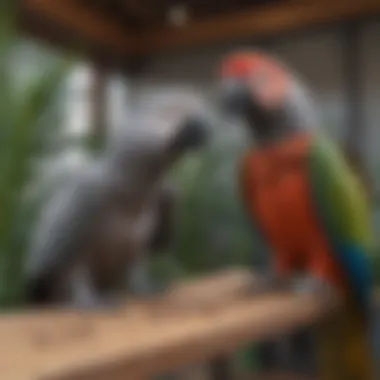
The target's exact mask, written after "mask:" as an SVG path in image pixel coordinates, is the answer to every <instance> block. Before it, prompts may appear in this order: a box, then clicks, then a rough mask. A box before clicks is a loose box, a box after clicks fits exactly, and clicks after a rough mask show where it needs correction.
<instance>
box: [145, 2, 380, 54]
mask: <svg viewBox="0 0 380 380" xmlns="http://www.w3.org/2000/svg"><path fill="white" fill-rule="evenodd" d="M377 12H380V1H379V0H350V1H347V0H334V1H327V0H290V1H284V2H280V3H277V4H276V3H275V4H271V5H268V6H261V7H257V6H256V7H252V8H251V9H248V10H245V11H243V12H239V13H235V14H229V15H222V16H218V17H214V18H210V19H206V20H202V21H197V20H194V21H193V22H189V23H188V24H187V25H185V26H183V27H174V26H167V27H165V28H156V29H152V30H149V31H146V32H144V33H142V34H140V37H139V41H140V43H139V44H138V49H139V53H140V54H145V53H152V52H157V51H160V50H164V49H173V48H178V47H188V46H195V45H199V44H205V43H215V42H218V41H219V42H220V41H227V40H232V39H238V38H242V37H248V36H255V37H267V36H273V35H277V34H280V33H282V32H286V31H291V30H295V29H299V28H304V27H309V26H313V25H318V24H323V23H330V22H336V21H341V20H345V19H350V18H356V17H360V16H365V15H368V14H374V13H377Z"/></svg>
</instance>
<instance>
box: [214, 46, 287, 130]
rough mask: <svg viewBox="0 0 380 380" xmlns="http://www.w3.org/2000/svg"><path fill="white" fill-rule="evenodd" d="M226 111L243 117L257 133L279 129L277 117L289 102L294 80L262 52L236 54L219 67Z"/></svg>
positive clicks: (223, 103) (278, 64)
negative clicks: (275, 116) (275, 121)
mask: <svg viewBox="0 0 380 380" xmlns="http://www.w3.org/2000/svg"><path fill="white" fill-rule="evenodd" d="M219 76H220V85H221V94H220V95H221V101H222V107H223V109H224V110H225V111H228V112H230V113H231V112H232V113H234V114H240V115H242V116H244V117H245V118H246V119H248V121H250V124H254V125H253V127H254V128H255V130H256V131H257V130H260V129H262V130H263V131H264V130H268V129H269V128H271V129H273V128H276V125H275V124H274V123H273V120H274V115H278V113H279V110H281V109H283V108H284V106H285V104H286V103H287V98H288V95H289V93H290V90H291V88H292V85H293V79H292V77H291V75H290V74H289V73H288V72H287V70H286V69H285V68H284V67H283V66H282V65H281V64H280V63H279V62H277V61H276V60H275V59H274V58H271V57H269V56H267V55H265V54H262V53H259V52H237V53H234V54H231V55H229V56H227V57H226V58H225V59H224V60H223V61H222V62H221V67H220V73H219Z"/></svg>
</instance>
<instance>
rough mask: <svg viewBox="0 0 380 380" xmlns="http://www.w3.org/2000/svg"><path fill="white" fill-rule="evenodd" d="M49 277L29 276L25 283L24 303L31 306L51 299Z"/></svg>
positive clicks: (43, 303)
mask: <svg viewBox="0 0 380 380" xmlns="http://www.w3.org/2000/svg"><path fill="white" fill-rule="evenodd" d="M51 283H52V282H51V279H50V278H49V277H40V278H30V279H28V280H27V283H26V295H25V298H26V303H27V304H28V305H31V306H43V305H47V304H49V303H51V302H52V301H53V294H52V290H51V289H52V288H51Z"/></svg>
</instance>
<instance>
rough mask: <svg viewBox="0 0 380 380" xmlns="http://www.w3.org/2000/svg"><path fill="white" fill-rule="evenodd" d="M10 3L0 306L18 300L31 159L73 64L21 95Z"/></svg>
mask: <svg viewBox="0 0 380 380" xmlns="http://www.w3.org/2000/svg"><path fill="white" fill-rule="evenodd" d="M13 3H14V2H11V1H4V2H2V3H1V6H0V8H1V9H0V84H1V86H0V127H1V128H0V305H1V306H3V307H4V306H10V305H15V304H18V303H20V302H22V294H23V275H22V262H23V255H24V253H25V251H26V248H27V241H28V235H29V231H30V224H31V222H32V220H33V217H34V215H35V212H36V209H37V208H38V204H39V203H38V201H37V200H34V201H31V200H30V199H29V198H28V197H26V196H25V195H26V191H27V187H28V184H29V183H30V181H31V179H32V178H33V169H34V165H33V163H34V159H35V158H36V157H39V156H42V155H43V154H44V152H45V150H46V148H48V146H49V138H50V137H51V136H52V133H54V131H55V130H56V129H57V128H58V125H55V124H54V123H51V122H49V118H48V114H49V109H50V107H51V106H52V104H53V102H54V100H55V95H57V92H58V90H59V88H60V83H61V81H62V79H63V78H64V77H65V75H66V73H67V70H68V68H69V67H70V61H71V60H66V59H65V60H62V62H60V63H57V64H54V65H53V67H50V68H46V70H45V71H44V72H43V74H41V75H39V76H36V77H34V78H31V79H30V80H29V81H28V82H27V83H25V85H24V86H23V89H22V91H20V90H19V89H18V88H17V86H16V79H17V76H16V75H15V73H14V66H13V62H12V56H13V52H14V48H15V46H16V45H17V42H18V40H19V36H18V33H17V30H16V28H15V23H14V20H15V17H14V15H15V11H16V10H15V8H14V6H13Z"/></svg>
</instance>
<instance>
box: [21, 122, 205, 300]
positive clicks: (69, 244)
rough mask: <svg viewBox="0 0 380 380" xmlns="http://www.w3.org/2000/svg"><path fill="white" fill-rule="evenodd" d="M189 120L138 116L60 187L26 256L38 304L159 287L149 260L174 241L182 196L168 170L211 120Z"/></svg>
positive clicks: (29, 281) (30, 293)
mask: <svg viewBox="0 0 380 380" xmlns="http://www.w3.org/2000/svg"><path fill="white" fill-rule="evenodd" d="M186 120H187V121H185V122H183V121H182V122H179V120H177V121H176V122H174V121H173V120H166V121H165V120H159V119H156V123H155V124H154V123H153V121H154V120H153V119H152V120H150V121H149V123H151V124H150V128H148V127H147V126H146V125H145V126H144V123H140V121H139V122H137V121H136V122H135V123H133V127H131V128H128V129H125V130H124V131H122V132H121V131H119V133H117V134H116V135H115V136H114V138H113V139H111V140H110V143H109V145H108V147H107V149H106V151H105V152H104V155H102V156H101V157H100V158H99V160H97V161H94V162H89V163H88V165H87V166H86V167H84V168H83V170H80V171H78V172H77V173H76V174H75V175H74V176H73V177H72V178H71V180H70V181H69V182H68V183H66V185H65V186H63V187H62V188H60V189H59V190H58V191H57V192H56V193H55V194H53V196H52V197H51V198H50V200H49V201H48V202H47V203H46V206H45V207H44V208H43V209H42V213H41V217H40V220H39V221H38V224H37V229H36V230H35V234H34V238H33V239H32V242H31V250H30V253H29V257H28V260H27V262H26V276H27V284H28V289H27V299H28V300H29V302H30V303H31V304H47V303H51V302H63V303H64V304H67V302H69V303H70V302H71V303H72V304H77V303H79V304H83V306H86V305H87V306H88V305H90V306H91V305H93V306H96V305H101V304H103V303H104V302H105V303H106V304H108V301H109V300H113V299H115V297H114V296H115V295H116V294H117V293H118V294H120V292H121V293H123V292H125V291H128V288H127V287H128V286H132V287H133V288H135V289H134V290H136V289H137V290H138V291H140V292H144V293H145V292H146V291H147V290H149V289H152V286H151V284H150V283H149V279H148V277H149V276H148V274H147V272H146V271H147V263H146V260H147V259H148V258H149V255H150V254H151V253H152V251H154V250H161V249H163V248H164V247H165V245H168V244H169V242H170V238H171V235H172V227H173V217H172V213H173V210H174V203H175V202H176V201H177V200H176V190H175V188H174V187H173V185H171V184H168V183H164V176H165V175H166V174H167V173H168V171H169V170H170V168H171V165H172V164H174V163H175V162H176V161H177V160H178V159H180V158H181V157H182V156H183V154H185V153H186V152H187V151H189V150H191V149H194V148H196V147H197V146H200V145H202V144H203V142H204V131H203V126H204V121H202V120H201V119H197V118H193V119H189V118H188V119H186ZM149 123H148V124H149ZM161 124H162V125H161ZM138 126H140V127H141V128H140V129H139V128H138ZM152 127H153V128H152ZM161 127H162V128H161ZM165 128H166V129H165ZM127 278H128V279H129V280H130V281H126V279H127ZM128 282H129V284H127V283H128ZM132 283H134V285H133V284H132ZM130 290H131V289H130ZM116 298H117V297H116ZM111 303H112V302H111Z"/></svg>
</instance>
